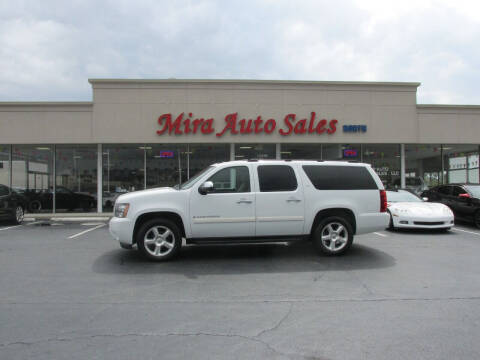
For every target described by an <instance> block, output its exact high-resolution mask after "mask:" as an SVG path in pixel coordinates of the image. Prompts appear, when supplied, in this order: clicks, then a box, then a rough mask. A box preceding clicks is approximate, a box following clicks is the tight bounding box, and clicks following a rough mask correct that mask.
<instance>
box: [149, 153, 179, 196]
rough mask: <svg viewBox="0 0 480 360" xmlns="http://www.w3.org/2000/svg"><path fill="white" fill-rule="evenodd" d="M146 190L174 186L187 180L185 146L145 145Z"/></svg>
mask: <svg viewBox="0 0 480 360" xmlns="http://www.w3.org/2000/svg"><path fill="white" fill-rule="evenodd" d="M145 152H146V160H147V188H155V187H164V186H175V185H177V184H180V183H182V182H183V181H186V180H187V161H186V157H187V154H186V152H187V145H177V144H154V145H145Z"/></svg>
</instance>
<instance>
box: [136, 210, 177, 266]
mask: <svg viewBox="0 0 480 360" xmlns="http://www.w3.org/2000/svg"><path fill="white" fill-rule="evenodd" d="M165 234H167V235H166V237H164V235H165ZM135 238H136V240H137V246H138V250H139V251H140V252H141V253H142V255H143V256H145V257H146V258H147V259H149V260H153V261H167V260H170V259H173V258H174V257H175V256H177V255H178V253H179V252H180V249H181V247H182V236H181V234H180V230H179V229H178V226H177V225H176V224H175V223H174V222H173V221H171V220H168V219H164V218H158V219H153V220H150V221H147V222H146V223H144V224H143V225H142V226H141V227H140V229H139V230H138V232H137V234H136V235H135Z"/></svg>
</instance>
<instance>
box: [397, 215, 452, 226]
mask: <svg viewBox="0 0 480 360" xmlns="http://www.w3.org/2000/svg"><path fill="white" fill-rule="evenodd" d="M392 218H393V226H394V227H395V228H399V229H407V228H408V229H447V228H451V227H452V226H453V225H454V224H453V216H448V215H447V216H438V217H434V218H432V217H421V216H393V217H392Z"/></svg>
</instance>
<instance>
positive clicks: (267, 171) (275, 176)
mask: <svg viewBox="0 0 480 360" xmlns="http://www.w3.org/2000/svg"><path fill="white" fill-rule="evenodd" d="M257 172H258V182H259V183H260V191H261V192H274V191H294V190H295V189H296V188H297V177H296V176H295V172H294V171H293V169H292V167H291V166H288V165H260V166H259V167H258V168H257Z"/></svg>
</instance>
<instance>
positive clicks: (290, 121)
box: [157, 111, 338, 137]
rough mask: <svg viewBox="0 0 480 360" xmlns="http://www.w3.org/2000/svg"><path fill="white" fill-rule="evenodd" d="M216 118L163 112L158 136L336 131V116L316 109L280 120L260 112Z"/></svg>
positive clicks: (325, 132) (285, 134) (323, 132)
mask: <svg viewBox="0 0 480 360" xmlns="http://www.w3.org/2000/svg"><path fill="white" fill-rule="evenodd" d="M214 122H215V119H214V118H208V119H204V118H197V117H195V116H193V114H192V113H183V112H182V113H181V114H178V115H176V116H175V115H173V114H171V113H168V114H163V115H161V116H160V117H159V118H158V126H159V129H158V130H157V134H158V135H164V134H169V135H181V134H199V133H201V134H213V133H215V135H216V136H218V137H221V136H223V135H224V134H226V133H228V134H233V135H236V134H260V133H265V134H271V133H273V132H278V133H279V134H280V135H283V136H287V135H291V134H334V133H335V132H336V131H337V123H338V120H336V119H321V118H317V114H316V113H315V112H313V111H312V112H311V113H310V116H308V117H300V116H297V114H287V115H285V117H284V118H283V119H281V120H280V121H278V122H277V120H276V119H273V118H269V119H264V118H262V116H261V115H259V116H257V117H256V118H253V119H246V118H241V117H239V116H238V113H231V114H227V115H225V118H224V122H223V124H222V127H221V128H219V129H216V128H215V127H214Z"/></svg>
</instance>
